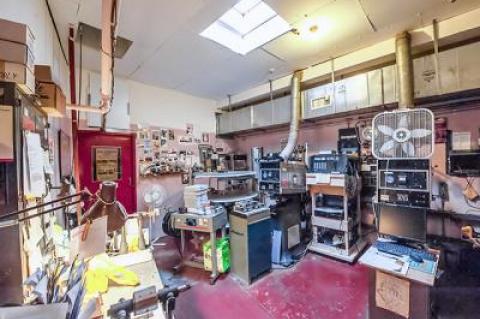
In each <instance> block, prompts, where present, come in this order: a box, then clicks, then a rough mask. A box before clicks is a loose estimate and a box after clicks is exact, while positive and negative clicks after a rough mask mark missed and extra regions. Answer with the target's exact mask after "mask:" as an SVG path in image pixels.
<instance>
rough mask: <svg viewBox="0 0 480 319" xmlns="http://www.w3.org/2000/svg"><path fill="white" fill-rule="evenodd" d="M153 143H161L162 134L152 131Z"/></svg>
mask: <svg viewBox="0 0 480 319" xmlns="http://www.w3.org/2000/svg"><path fill="white" fill-rule="evenodd" d="M151 134H152V141H160V138H161V135H162V133H161V132H160V131H159V130H152V133H151Z"/></svg>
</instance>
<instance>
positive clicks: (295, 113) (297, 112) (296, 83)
mask: <svg viewBox="0 0 480 319" xmlns="http://www.w3.org/2000/svg"><path fill="white" fill-rule="evenodd" d="M302 74H303V72H302V71H295V72H294V73H293V76H292V83H291V93H290V95H291V96H290V98H291V101H292V105H291V107H292V115H291V120H290V133H289V134H288V142H287V145H286V146H285V148H284V149H283V150H282V152H281V153H280V157H281V158H283V160H285V161H288V159H289V157H290V155H291V154H292V152H293V150H294V149H295V145H296V144H297V138H298V128H299V126H300V119H301V117H302V103H301V100H300V82H301V80H302Z"/></svg>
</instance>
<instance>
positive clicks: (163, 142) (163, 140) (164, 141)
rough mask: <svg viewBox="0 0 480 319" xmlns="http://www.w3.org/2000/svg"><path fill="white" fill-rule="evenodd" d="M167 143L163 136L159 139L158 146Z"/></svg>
mask: <svg viewBox="0 0 480 319" xmlns="http://www.w3.org/2000/svg"><path fill="white" fill-rule="evenodd" d="M166 144H167V139H166V138H163V137H162V139H161V140H160V146H164V145H166Z"/></svg>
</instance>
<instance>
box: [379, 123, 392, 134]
mask: <svg viewBox="0 0 480 319" xmlns="http://www.w3.org/2000/svg"><path fill="white" fill-rule="evenodd" d="M377 128H378V130H379V131H380V132H382V133H383V134H385V135H387V136H392V135H393V129H392V128H391V127H388V126H386V125H379V126H378V127H377Z"/></svg>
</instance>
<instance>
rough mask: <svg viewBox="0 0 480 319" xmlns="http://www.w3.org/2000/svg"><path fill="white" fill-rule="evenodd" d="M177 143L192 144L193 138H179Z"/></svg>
mask: <svg viewBox="0 0 480 319" xmlns="http://www.w3.org/2000/svg"><path fill="white" fill-rule="evenodd" d="M179 141H180V143H192V141H193V138H192V136H180V139H179Z"/></svg>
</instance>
